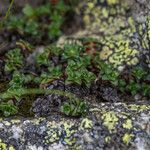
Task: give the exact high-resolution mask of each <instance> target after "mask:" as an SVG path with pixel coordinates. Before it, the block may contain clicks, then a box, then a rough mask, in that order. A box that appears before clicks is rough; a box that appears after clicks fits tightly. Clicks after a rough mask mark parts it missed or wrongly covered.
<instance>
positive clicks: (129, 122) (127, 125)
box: [122, 119, 133, 129]
mask: <svg viewBox="0 0 150 150" xmlns="http://www.w3.org/2000/svg"><path fill="white" fill-rule="evenodd" d="M122 126H123V128H125V129H131V128H132V127H133V126H132V120H130V119H127V120H126V121H125V123H123V125H122Z"/></svg>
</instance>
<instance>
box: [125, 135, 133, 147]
mask: <svg viewBox="0 0 150 150" xmlns="http://www.w3.org/2000/svg"><path fill="white" fill-rule="evenodd" d="M133 137H134V135H133V134H129V133H125V134H124V136H123V137H122V140H123V142H124V143H125V144H127V145H128V144H129V142H130V141H131V139H132V138H133Z"/></svg>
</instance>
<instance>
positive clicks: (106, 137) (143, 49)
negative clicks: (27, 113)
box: [0, 0, 150, 150]
mask: <svg viewBox="0 0 150 150" xmlns="http://www.w3.org/2000/svg"><path fill="white" fill-rule="evenodd" d="M99 2H100V1H98V0H93V1H87V0H84V1H83V2H81V3H80V5H79V7H78V9H77V10H76V11H77V13H78V15H82V17H83V22H84V25H85V26H84V29H83V31H80V32H78V33H77V34H74V35H71V36H73V37H75V38H79V37H80V38H81V37H92V38H97V39H98V40H99V42H100V45H99V49H100V58H101V59H103V60H105V61H106V62H109V63H112V64H113V65H114V66H115V67H119V68H120V67H122V68H124V67H125V66H124V64H127V65H142V66H143V67H144V68H146V69H147V70H148V69H149V67H150V46H149V45H150V18H149V16H150V14H149V8H150V4H149V1H148V0H147V1H146V0H142V1H140V0H135V1H134V0H132V1H129V0H128V4H125V3H124V2H123V1H121V0H120V1H119V0H104V3H101V4H98V3H99ZM129 3H130V4H129ZM134 6H136V7H135V9H133V7H134ZM136 8H137V9H136ZM137 12H140V13H137ZM64 40H65V41H66V37H62V38H61V39H60V40H59V42H58V44H61V43H63V44H64V42H65V41H64ZM121 70H122V69H121ZM104 96H105V95H104ZM0 148H1V149H2V150H7V149H8V150H14V149H16V150H55V149H56V150H58V149H60V150H63V149H69V150H71V149H73V150H80V149H83V150H103V149H104V150H105V149H106V150H108V149H112V150H118V149H119V150H120V149H121V150H126V149H129V150H134V149H137V150H149V149H150V104H147V106H146V105H137V104H136V105H134V104H133V105H131V104H128V105H127V104H124V103H105V104H103V103H100V104H99V105H98V106H91V107H90V110H89V114H88V115H87V117H86V118H80V119H77V118H72V119H70V118H66V117H62V118H60V117H59V118H57V116H53V117H52V116H49V117H48V118H8V119H3V118H1V121H0Z"/></svg>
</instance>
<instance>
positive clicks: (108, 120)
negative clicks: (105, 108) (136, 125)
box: [102, 111, 118, 131]
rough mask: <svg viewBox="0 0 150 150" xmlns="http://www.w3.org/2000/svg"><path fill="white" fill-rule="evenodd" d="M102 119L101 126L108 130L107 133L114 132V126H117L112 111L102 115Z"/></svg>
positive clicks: (116, 118)
mask: <svg viewBox="0 0 150 150" xmlns="http://www.w3.org/2000/svg"><path fill="white" fill-rule="evenodd" d="M102 119H103V124H104V125H105V126H106V127H107V128H108V129H109V131H112V130H114V129H115V128H116V125H117V124H118V117H117V116H116V114H115V112H113V111H110V112H106V113H104V114H103V115H102Z"/></svg>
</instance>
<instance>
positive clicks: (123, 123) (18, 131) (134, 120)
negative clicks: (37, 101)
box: [0, 103, 150, 150]
mask: <svg viewBox="0 0 150 150" xmlns="http://www.w3.org/2000/svg"><path fill="white" fill-rule="evenodd" d="M0 120H1V122H0V148H1V149H2V150H7V149H9V150H55V149H56V150H59V149H61V150H63V149H68V150H70V149H73V150H80V149H81V150H82V149H83V150H95V149H96V150H102V149H115V150H117V149H119V150H120V149H121V150H124V149H132V150H133V149H138V150H141V149H144V150H149V149H150V134H149V133H150V122H149V121H150V106H146V105H134V104H130V105H126V104H124V103H115V104H112V103H101V104H100V105H99V106H91V107H90V109H89V113H88V115H87V117H84V118H76V119H73V118H72V119H70V118H66V117H63V116H62V118H59V119H58V118H57V117H56V118H55V119H54V118H53V119H52V118H50V117H48V118H9V119H3V118H1V119H0Z"/></svg>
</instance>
